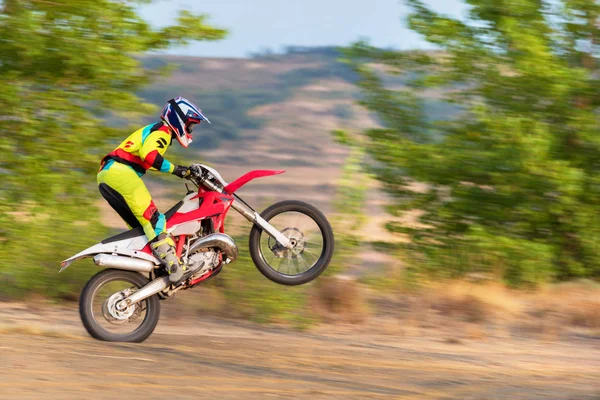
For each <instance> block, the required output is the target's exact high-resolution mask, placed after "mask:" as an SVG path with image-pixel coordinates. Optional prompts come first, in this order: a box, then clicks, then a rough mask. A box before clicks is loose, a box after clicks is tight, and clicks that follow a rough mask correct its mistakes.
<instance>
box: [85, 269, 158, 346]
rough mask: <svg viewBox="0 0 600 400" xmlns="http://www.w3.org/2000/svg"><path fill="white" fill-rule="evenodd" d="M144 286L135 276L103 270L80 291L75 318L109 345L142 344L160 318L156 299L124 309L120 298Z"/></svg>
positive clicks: (142, 277) (136, 273)
mask: <svg viewBox="0 0 600 400" xmlns="http://www.w3.org/2000/svg"><path fill="white" fill-rule="evenodd" d="M146 284H148V279H146V278H145V277H144V276H143V275H141V274H140V273H138V272H132V271H122V270H118V269H105V270H103V271H100V272H98V273H97V274H96V275H94V276H93V277H92V278H91V279H90V280H89V281H88V283H87V284H86V285H85V287H84V288H83V290H82V291H81V296H80V298H79V315H80V316H81V321H82V322H83V326H85V329H86V330H87V331H88V333H89V334H90V335H92V337H94V338H96V339H99V340H105V341H109V342H142V341H144V340H145V339H146V338H147V337H148V336H150V334H151V333H152V332H153V331H154V328H155V327H156V324H157V323H158V318H159V316H160V304H159V301H158V296H156V295H154V296H152V297H149V298H147V299H145V300H142V301H140V302H138V303H135V304H133V305H130V306H128V307H123V306H121V304H122V303H119V302H120V300H122V299H123V298H125V297H127V296H130V295H131V294H132V293H134V292H135V291H137V290H139V289H140V288H142V287H144V286H145V285H146Z"/></svg>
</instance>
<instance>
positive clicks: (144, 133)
mask: <svg viewBox="0 0 600 400" xmlns="http://www.w3.org/2000/svg"><path fill="white" fill-rule="evenodd" d="M172 140H173V138H172V136H171V133H170V132H169V128H168V127H167V126H166V125H165V124H164V123H162V122H158V123H156V124H152V125H147V126H145V127H143V128H141V129H138V130H137V131H135V132H133V133H132V134H131V135H130V136H129V137H128V138H127V139H125V140H124V141H123V142H122V143H121V144H120V145H119V146H118V147H117V148H116V149H114V150H113V151H111V152H110V153H108V154H107V155H106V156H105V157H104V158H103V159H102V162H101V164H102V165H101V167H100V169H102V168H104V167H105V166H106V167H107V168H108V166H107V164H108V163H109V162H110V161H111V160H113V162H119V163H122V164H125V165H128V166H130V167H131V168H133V169H134V170H135V172H137V174H138V175H139V176H142V175H144V174H145V173H146V171H147V170H149V169H152V170H158V171H160V172H167V173H171V172H173V170H174V169H175V166H174V165H173V164H172V163H170V162H169V161H168V160H166V159H165V158H163V156H162V155H163V154H164V153H165V151H167V149H168V148H169V145H170V144H171V142H172Z"/></svg>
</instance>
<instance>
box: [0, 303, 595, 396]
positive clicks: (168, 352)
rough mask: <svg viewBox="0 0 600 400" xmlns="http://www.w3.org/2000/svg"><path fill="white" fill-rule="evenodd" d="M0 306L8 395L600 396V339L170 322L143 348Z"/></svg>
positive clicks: (71, 319)
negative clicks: (464, 337)
mask: <svg viewBox="0 0 600 400" xmlns="http://www.w3.org/2000/svg"><path fill="white" fill-rule="evenodd" d="M74 308H75V307H73V310H71V309H46V308H44V309H39V310H33V311H32V310H31V309H28V308H26V307H25V306H22V305H19V304H14V303H4V304H2V303H0V327H1V328H0V338H1V339H2V340H1V341H0V360H1V361H2V362H1V363H0V388H1V389H0V398H1V399H57V398H60V399H88V400H95V399H115V398H127V399H163V398H174V399H192V398H193V399H198V398H206V399H264V398H294V399H296V398H299V399H370V398H372V399H376V398H386V399H387V398H389V399H482V400H483V399H561V400H563V399H573V400H585V399H589V400H591V399H600V379H599V378H600V343H599V342H598V340H597V339H596V340H592V339H578V340H576V341H571V342H541V341H537V340H532V339H518V340H517V339H515V338H488V339H487V340H486V341H463V342H458V343H449V342H445V341H443V340H439V339H435V338H433V337H394V336H391V335H383V334H378V333H376V326H375V327H374V329H373V333H364V329H361V333H356V332H354V331H353V330H352V328H351V327H345V328H344V329H339V327H321V328H319V329H317V330H316V331H312V332H309V333H306V332H303V333H299V332H293V331H288V330H285V329H282V328H273V327H262V326H257V325H251V324H248V323H243V322H237V321H229V320H216V319H209V320H207V319H200V318H198V317H195V318H193V319H186V320H182V319H181V318H179V319H172V318H169V317H168V316H166V317H161V321H160V323H159V326H158V328H157V330H156V331H155V333H154V334H153V335H152V336H151V337H150V338H149V339H148V340H147V341H146V342H144V343H142V344H122V343H104V342H99V341H96V340H94V339H91V338H90V337H88V336H87V334H86V332H85V331H84V330H83V328H82V327H81V324H80V323H79V321H78V319H77V314H76V311H75V310H74Z"/></svg>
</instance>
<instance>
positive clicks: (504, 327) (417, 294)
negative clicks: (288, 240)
mask: <svg viewBox="0 0 600 400" xmlns="http://www.w3.org/2000/svg"><path fill="white" fill-rule="evenodd" d="M369 293H370V295H369V296H368V298H369V301H370V303H371V304H372V308H371V310H370V311H371V312H372V314H371V315H370V316H369V318H370V319H371V323H372V321H373V320H380V319H382V318H396V320H397V321H399V322H398V323H397V324H392V325H393V326H394V329H391V328H392V325H390V326H389V327H387V328H386V333H387V334H393V332H392V331H396V335H398V336H401V335H405V334H408V333H409V332H411V329H409V327H412V328H414V329H412V331H413V332H416V334H417V335H428V336H430V335H441V336H442V337H444V338H446V339H447V340H465V339H469V340H486V339H487V338H488V337H489V336H492V335H493V336H506V335H517V336H519V335H524V336H530V337H535V338H538V339H542V340H551V341H552V340H559V339H568V338H569V337H570V335H572V334H573V333H585V334H586V335H591V336H600V285H598V284H595V283H592V282H572V283H564V284H555V285H548V286H545V287H542V288H540V289H538V290H536V291H533V292H527V291H522V290H513V289H509V288H507V287H505V286H503V285H501V284H498V283H493V282H484V283H479V284H477V283H473V282H466V281H458V282H450V283H448V282H446V283H436V284H430V285H427V286H425V287H422V288H420V289H419V290H416V291H412V292H397V293H396V294H393V295H389V294H388V295H383V294H381V293H378V292H377V291H370V292H369Z"/></svg>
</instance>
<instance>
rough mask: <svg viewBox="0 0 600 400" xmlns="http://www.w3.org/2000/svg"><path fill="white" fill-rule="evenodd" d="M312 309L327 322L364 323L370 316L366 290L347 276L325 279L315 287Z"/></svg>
mask: <svg viewBox="0 0 600 400" xmlns="http://www.w3.org/2000/svg"><path fill="white" fill-rule="evenodd" d="M312 308H313V310H314V312H315V313H316V314H318V315H319V316H320V317H322V318H323V319H324V320H325V321H326V322H348V323H353V324H355V323H361V322H364V321H365V320H366V318H367V315H368V309H367V302H366V299H365V289H364V288H363V287H362V285H360V284H359V283H358V282H356V281H355V280H354V279H351V278H349V277H345V276H333V277H323V278H321V279H320V281H319V284H318V285H317V286H316V287H315V291H314V294H313V296H312Z"/></svg>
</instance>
